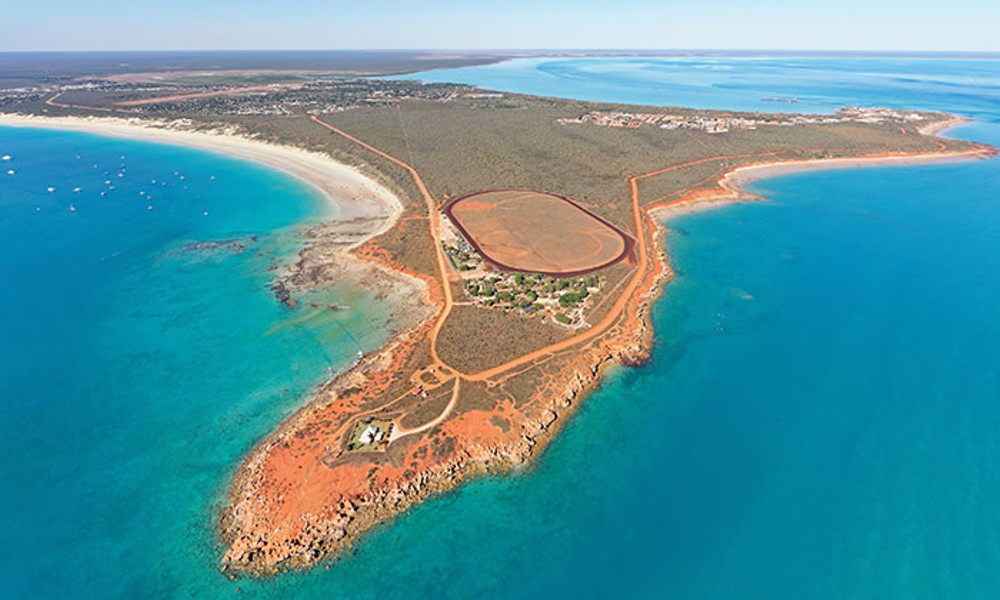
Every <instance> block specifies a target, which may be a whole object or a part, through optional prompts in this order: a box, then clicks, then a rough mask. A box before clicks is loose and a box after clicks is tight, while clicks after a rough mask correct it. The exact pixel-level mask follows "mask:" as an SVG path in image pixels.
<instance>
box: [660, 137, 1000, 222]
mask: <svg viewBox="0 0 1000 600" xmlns="http://www.w3.org/2000/svg"><path fill="white" fill-rule="evenodd" d="M962 122H964V121H962ZM954 124H955V125H957V124H960V122H956V123H954ZM940 131H943V129H939V130H938V132H940ZM987 156H989V155H988V154H987V153H984V152H983V151H979V150H970V151H963V152H946V153H931V154H904V155H883V156H869V157H859V158H825V159H815V160H797V161H787V162H776V163H764V164H759V165H746V166H742V167H737V168H735V169H733V170H732V171H729V172H728V173H726V174H725V175H723V176H722V178H721V179H719V181H718V189H716V190H705V191H702V192H695V193H694V194H691V195H689V196H686V197H684V198H681V199H680V200H677V201H674V202H671V203H668V204H663V205H660V206H655V207H653V208H652V209H651V210H650V212H651V213H652V214H653V215H654V216H655V217H656V218H657V219H658V220H660V221H666V220H669V219H671V218H674V217H677V216H680V215H683V214H688V213H692V212H696V211H700V210H706V209H709V208H713V207H716V206H719V205H723V204H730V203H732V202H740V201H746V200H760V199H761V198H760V197H759V196H756V195H754V194H751V193H749V192H747V191H746V189H745V188H746V186H747V185H748V184H750V183H752V182H754V181H759V180H761V179H767V178H769V177H777V176H779V175H788V174H791V173H802V172H805V171H825V170H833V169H857V168H868V167H890V166H904V165H919V164H940V163H948V162H957V161H964V160H972V159H977V158H986V157H987Z"/></svg>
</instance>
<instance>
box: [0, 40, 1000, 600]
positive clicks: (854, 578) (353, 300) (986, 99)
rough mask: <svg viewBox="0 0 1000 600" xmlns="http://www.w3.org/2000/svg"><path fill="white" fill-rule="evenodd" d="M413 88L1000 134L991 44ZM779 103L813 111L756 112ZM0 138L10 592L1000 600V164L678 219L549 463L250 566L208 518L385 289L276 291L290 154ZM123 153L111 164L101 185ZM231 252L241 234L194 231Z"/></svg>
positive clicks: (298, 217)
mask: <svg viewBox="0 0 1000 600" xmlns="http://www.w3.org/2000/svg"><path fill="white" fill-rule="evenodd" d="M421 77H422V78H425V79H435V80H446V81H458V82H474V83H477V84H480V85H483V86H486V87H490V88H494V89H501V90H511V91H520V92H530V93H544V94H551V95H559V96H566V97H578V98H587V99H597V100H615V101H622V102H639V103H645V104H660V105H688V106H709V107H715V108H733V109H750V108H755V109H764V110H780V109H796V110H816V111H821V112H822V111H828V110H834V109H835V107H836V106H839V105H844V104H865V105H895V106H906V107H912V108H931V109H947V110H951V111H954V112H957V113H960V114H964V115H967V116H970V117H972V118H974V119H975V123H974V124H971V125H968V126H965V127H962V128H960V129H958V130H954V131H952V132H951V133H950V135H955V136H959V137H962V138H966V139H974V140H979V141H985V142H992V143H996V144H1000V61H992V60H963V61H959V60H906V59H881V60H876V59H857V58H851V59H791V58H782V59H747V58H742V59H741V58H735V59H710V60H708V59H705V60H698V59H684V60H675V59H601V60H596V59H573V60H564V59H558V60H557V59H553V60H519V61H511V62H509V63H503V64H500V65H492V66H488V67H475V68H468V69H456V70H451V71H435V72H432V73H427V74H421ZM781 95H784V96H789V97H791V96H794V97H797V98H798V99H799V100H800V102H799V103H797V104H785V103H780V104H779V103H773V102H767V101H763V102H762V101H761V98H765V97H775V96H781ZM807 101H808V102H810V103H812V104H808V105H807V104H805V102H807ZM3 154H10V155H12V156H13V159H12V160H10V161H5V162H4V163H3V164H0V167H2V169H0V171H2V172H0V481H2V483H3V485H2V486H0V597H15V598H21V597H26V598H35V597H82V598H136V597H164V598H166V597H199V598H202V597H205V598H218V597H233V598H244V597H245V598H286V597H295V598H331V597H345V598H353V599H360V598H399V597H407V598H412V599H416V598H469V597H484V598H541V597H549V598H553V597H588V598H591V597H592V598H607V597H638V598H690V599H699V600H703V599H709V600H711V599H722V598H725V599H748V598H754V599H756V598H761V599H773V598H794V599H801V598H830V599H841V598H871V599H883V598H996V597H998V596H1000V435H998V432H1000V317H998V316H997V314H996V307H997V306H1000V160H996V159H994V160H989V161H977V162H970V163H961V164H944V165H927V166H910V167H893V168H870V169H854V170H846V171H826V172H818V173H806V174H796V175H789V176H783V177H779V178H775V179H769V180H765V181H762V182H758V183H757V184H755V186H754V190H755V191H756V192H758V193H760V194H763V195H766V196H767V197H768V198H769V200H767V201H764V202H757V203H750V204H742V205H737V206H731V207H726V208H722V209H718V210H713V211H708V212H702V213H697V214H692V215H688V216H685V217H682V218H678V219H675V220H674V221H672V222H670V223H669V224H668V226H669V230H670V233H669V234H668V236H667V242H666V243H667V250H668V251H669V253H670V255H671V259H672V261H673V264H674V265H675V267H676V268H677V270H678V276H677V277H676V278H675V279H674V280H673V281H672V282H671V283H669V284H668V285H667V289H666V290H665V291H666V293H665V295H664V297H663V298H662V299H661V300H660V301H659V302H658V303H657V304H656V307H655V310H654V322H655V326H656V341H655V348H654V352H653V358H652V361H651V362H650V363H649V364H648V365H645V366H643V367H639V368H627V369H626V368H621V369H618V370H616V371H614V372H613V373H612V375H611V376H610V377H609V378H608V380H607V381H606V382H605V383H604V385H603V386H602V387H601V388H600V389H599V390H598V391H597V392H596V393H594V394H593V395H592V396H590V397H589V398H588V399H587V400H586V402H584V403H583V404H582V406H581V407H580V408H579V410H578V411H577V413H576V414H575V415H574V416H573V417H572V419H571V420H570V422H569V423H568V424H567V425H566V426H565V428H564V430H563V431H562V433H561V434H560V435H559V436H558V438H557V439H556V440H555V441H554V443H553V444H552V445H551V446H550V447H549V448H548V450H547V451H546V452H544V453H543V454H542V455H541V456H540V458H539V459H538V460H537V461H536V462H535V463H534V464H533V465H532V466H531V467H530V468H527V469H525V470H523V471H521V472H518V473H515V474H513V475H510V476H505V477H497V478H490V479H483V480H479V481H476V482H473V483H471V484H469V485H467V486H465V487H463V488H461V489H460V490H458V491H455V492H453V493H449V494H447V495H445V496H443V497H440V498H437V499H435V500H432V501H429V502H426V503H424V504H422V505H421V506H419V507H417V508H416V509H414V510H413V511H411V512H410V513H409V514H407V515H405V516H403V517H401V518H399V519H397V520H396V522H394V523H392V524H390V525H387V526H384V527H381V528H379V529H378V530H377V531H375V532H374V533H373V534H372V535H370V536H368V537H367V538H366V539H365V540H364V541H363V543H361V544H360V545H359V547H358V548H357V551H356V552H355V553H352V554H350V555H348V556H346V557H344V558H342V559H340V560H338V561H336V562H333V563H331V564H328V565H324V567H321V568H318V569H315V570H313V571H311V572H308V573H302V574H290V575H284V576H281V577H278V578H275V579H271V580H265V581H236V582H233V581H229V580H227V579H225V578H224V577H222V576H221V575H220V574H219V573H218V572H217V570H216V568H215V566H216V561H217V559H218V548H217V547H216V546H215V543H216V542H215V541H214V537H213V531H212V524H213V520H212V519H213V514H214V510H215V508H216V507H217V504H218V502H219V501H220V498H221V493H222V492H223V491H224V489H225V483H226V481H227V478H228V477H229V476H230V475H231V473H232V469H233V467H234V465H235V463H236V462H237V461H238V460H239V458H240V457H241V456H242V455H243V453H245V452H246V451H247V450H248V449H249V448H250V447H251V446H252V445H253V443H254V442H255V441H256V440H257V439H259V438H260V436H262V435H263V434H264V433H266V432H267V431H268V430H270V429H271V428H272V427H273V426H274V425H276V424H277V422H278V421H279V420H280V419H281V418H282V417H283V416H284V415H286V414H288V413H289V412H290V411H291V410H294V408H295V407H296V406H298V405H299V404H300V403H301V402H302V401H303V399H304V398H306V397H307V396H308V391H309V390H310V389H311V388H312V386H314V385H315V384H316V383H318V382H320V381H322V380H323V379H325V378H326V377H327V376H328V375H329V371H330V370H331V369H333V370H336V369H337V368H338V367H339V366H342V365H343V364H344V363H345V362H346V361H347V360H349V358H350V356H351V355H352V354H353V352H354V351H355V346H354V345H353V343H354V342H353V341H352V339H358V340H359V341H360V343H361V345H362V346H366V347H375V346H377V345H378V344H379V343H380V342H381V341H382V340H383V339H384V335H385V333H384V331H385V328H384V314H385V313H386V311H387V309H386V307H383V306H381V305H380V304H379V303H378V302H377V301H376V300H374V299H371V298H365V297H363V295H362V294H361V293H360V292H359V291H357V290H356V289H352V288H350V286H348V285H346V284H338V285H337V286H335V288H334V289H332V290H330V291H329V292H328V293H329V294H330V295H332V296H336V297H337V298H341V299H342V300H341V301H340V303H342V304H347V305H350V306H351V307H352V309H351V310H350V311H337V312H336V313H330V314H325V315H320V316H318V317H317V318H315V319H311V320H307V321H306V322H305V323H299V322H298V321H297V320H296V316H297V315H295V314H294V313H288V312H286V311H284V310H283V309H282V308H281V307H280V306H279V305H278V304H277V303H276V302H275V301H274V299H273V298H272V296H271V295H270V293H269V291H268V289H267V284H268V282H269V280H270V276H271V273H270V272H269V271H268V268H270V266H271V265H273V264H280V262H281V261H282V260H287V259H288V257H289V256H290V255H291V254H292V253H294V251H295V248H296V247H297V244H298V243H300V242H299V239H300V238H299V234H300V232H301V229H302V228H303V227H305V226H307V225H308V223H310V222H312V221H314V220H315V219H318V218H320V217H322V216H323V214H324V209H323V208H322V204H321V203H320V201H319V200H318V199H317V197H316V195H315V194H314V193H313V192H312V191H311V190H310V189H309V188H307V187H305V186H304V185H302V184H299V183H298V182H296V181H294V180H290V179H288V178H287V177H285V176H284V175H281V174H277V173H273V172H270V171H268V170H266V169H263V168H260V167H257V166H254V165H249V164H245V163H240V162H236V161H231V160H228V159H224V158H221V157H217V156H213V155H208V154H204V153H200V152H195V151H191V150H182V149H177V148H172V147H169V146H155V145H148V144H140V143H135V142H126V141H122V140H111V139H105V138H98V137H92V136H87V135H82V134H71V133H55V132H50V131H38V130H14V129H3V128H0V155H3ZM77 155H79V156H80V158H79V159H78V158H76V156H77ZM122 155H124V156H125V157H126V158H125V159H121V158H120V157H121V156H122ZM95 164H96V165H97V167H96V168H95V167H94V166H93V165H95ZM120 164H125V165H126V166H127V172H126V173H125V175H124V176H123V177H122V178H117V177H116V174H117V172H119V170H120V166H119V165H120ZM7 169H15V171H16V172H15V175H6V174H4V173H5V172H6V171H7ZM105 171H107V172H108V173H109V174H110V175H111V181H114V180H115V179H119V180H120V183H118V184H117V186H116V189H115V190H113V191H111V192H109V193H107V194H106V195H105V196H100V195H99V192H100V191H102V190H104V187H105V184H104V183H103V182H104V181H105V180H107V179H109V178H108V177H105V176H104V172H105ZM175 173H176V174H175ZM179 174H184V175H185V179H184V180H180V179H179V177H180V175H179ZM213 176H214V179H213V178H212V177H213ZM152 179H156V180H157V181H158V182H159V184H158V185H159V187H155V188H154V187H153V186H154V185H157V184H151V183H150V181H151V180H152ZM163 181H166V182H167V184H166V185H162V182H163ZM49 186H52V187H55V188H56V190H55V191H54V192H51V193H50V192H47V191H46V189H47V187H49ZM185 186H187V187H186V189H185ZM74 187H81V188H82V190H81V191H80V192H77V193H74V192H73V191H72V189H73V188H74ZM105 191H106V190H105ZM141 191H142V192H146V194H144V195H139V192H141ZM623 193H626V190H624V189H623ZM149 195H153V196H154V197H153V199H152V200H149V199H148V196H149ZM70 204H73V205H74V207H75V208H76V210H75V211H70V210H69V205H70ZM150 205H152V206H153V207H154V209H153V210H148V206H150ZM38 209H41V210H40V211H39V210H38ZM205 212H208V215H207V216H206V215H205V214H204V213H205ZM225 240H238V241H239V243H224V244H210V245H207V246H206V245H205V244H201V245H199V243H200V242H210V241H225ZM342 313H343V314H342Z"/></svg>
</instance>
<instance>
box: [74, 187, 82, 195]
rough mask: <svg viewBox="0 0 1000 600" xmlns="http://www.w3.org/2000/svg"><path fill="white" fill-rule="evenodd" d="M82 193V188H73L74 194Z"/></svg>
mask: <svg viewBox="0 0 1000 600" xmlns="http://www.w3.org/2000/svg"><path fill="white" fill-rule="evenodd" d="M82 191H83V188H82V187H75V188H73V192H74V193H77V194H79V193H80V192H82Z"/></svg>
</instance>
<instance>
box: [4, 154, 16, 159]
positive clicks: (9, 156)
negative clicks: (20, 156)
mask: <svg viewBox="0 0 1000 600" xmlns="http://www.w3.org/2000/svg"><path fill="white" fill-rule="evenodd" d="M2 158H3V160H10V159H12V158H14V157H13V156H11V155H10V154H4V155H3V157H2Z"/></svg>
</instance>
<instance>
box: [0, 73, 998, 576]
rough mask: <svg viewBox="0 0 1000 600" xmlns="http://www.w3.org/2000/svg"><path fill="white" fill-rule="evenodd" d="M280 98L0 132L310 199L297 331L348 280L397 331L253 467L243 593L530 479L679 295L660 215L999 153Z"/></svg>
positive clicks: (737, 121)
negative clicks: (496, 482)
mask: <svg viewBox="0 0 1000 600" xmlns="http://www.w3.org/2000/svg"><path fill="white" fill-rule="evenodd" d="M267 76H268V81H267V82H266V83H263V84H262V83H260V82H259V81H254V82H246V81H241V79H240V76H238V75H237V74H234V73H226V74H224V75H219V77H218V78H215V79H211V80H204V79H202V80H197V81H192V80H191V79H190V77H189V76H187V75H185V76H184V77H176V78H175V79H170V78H169V77H167V78H165V79H163V78H160V79H157V80H156V81H155V83H154V82H151V80H148V79H147V80H142V79H141V78H140V79H134V78H133V79H131V80H123V79H122V78H121V77H120V76H115V77H110V76H109V77H101V78H95V79H92V80H86V81H74V82H72V83H60V84H58V85H53V86H50V87H45V86H38V87H35V88H32V89H31V90H28V91H23V90H22V91H13V92H12V91H10V90H7V91H0V97H2V104H0V106H2V110H3V112H4V113H5V115H4V116H3V117H2V118H0V124H17V125H24V126H46V127H59V128H68V129H83V130H89V131H94V132H98V133H104V134H109V135H124V136H131V137H143V138H146V139H150V140H154V141H161V142H167V143H179V144H186V145H192V146H196V147H201V148H205V149H210V150H213V151H218V152H223V153H227V154H231V155H233V156H237V157H239V158H244V159H248V160H254V161H258V162H261V163H264V164H268V165H270V166H272V167H275V168H279V169H282V170H284V171H286V172H288V173H290V174H292V175H295V176H297V177H299V178H301V179H304V180H306V181H309V182H311V183H313V184H314V185H316V186H317V187H318V188H319V189H320V190H322V191H323V192H324V194H325V195H326V196H327V197H328V198H333V199H335V200H336V208H335V209H334V210H332V211H331V216H330V219H329V221H328V222H327V223H326V224H325V225H323V226H321V227H320V228H318V229H316V230H315V231H314V232H313V237H312V239H311V243H310V244H309V245H308V246H307V247H306V248H305V249H304V250H302V252H301V254H300V256H299V257H298V261H297V262H295V264H294V265H293V266H291V267H289V268H288V269H287V270H286V271H284V272H281V273H278V274H276V286H275V287H276V289H280V290H281V293H282V297H281V298H280V301H282V302H284V303H285V304H286V305H287V306H288V309H289V310H296V308H295V297H296V294H299V293H301V292H303V291H306V290H308V289H311V288H312V287H316V286H322V285H324V283H327V282H329V280H330V278H331V277H332V273H334V272H336V273H338V275H337V276H349V277H352V278H355V279H358V280H359V281H362V282H369V283H370V285H378V286H382V288H380V289H391V290H392V292H391V293H387V294H386V296H387V297H388V298H389V299H390V301H393V302H397V303H399V305H400V307H401V308H399V309H398V310H396V311H395V313H394V314H397V315H398V322H397V323H396V324H395V325H396V328H395V335H394V336H393V338H392V339H391V340H390V342H389V343H388V344H387V345H386V346H385V347H383V348H381V349H380V350H378V351H377V352H374V353H371V354H369V355H366V356H359V357H358V360H357V361H356V363H355V364H354V365H353V367H352V368H351V369H349V370H348V371H347V372H346V373H344V374H342V375H341V376H339V377H337V378H335V379H333V380H332V381H330V382H328V383H326V384H325V385H323V386H321V387H319V388H318V389H316V390H315V391H314V393H313V394H312V395H311V397H310V398H308V399H306V400H305V401H304V403H303V405H302V407H301V409H300V410H299V411H298V412H296V413H295V414H294V415H293V416H292V417H290V418H289V419H288V420H286V421H285V422H284V423H281V424H280V425H278V426H277V428H276V429H275V431H274V432H273V433H271V434H270V435H268V436H267V437H266V438H264V439H262V440H261V441H260V442H259V443H258V444H257V446H256V447H255V448H254V449H253V450H252V451H251V452H250V453H249V455H248V456H246V457H245V459H244V460H243V462H242V463H241V464H240V465H239V466H238V467H237V468H236V470H235V473H234V476H233V479H232V483H231V487H230V490H229V493H228V499H229V500H228V502H227V505H226V506H225V507H224V509H223V510H222V512H221V514H220V515H219V517H218V527H219V535H220V539H221V540H222V542H223V544H224V551H223V556H222V558H221V568H222V569H223V570H224V571H226V572H227V573H230V574H233V575H241V574H247V575H267V574H272V573H275V572H278V571H279V570H281V569H284V568H296V567H307V566H311V565H315V564H317V563H318V562H320V561H322V560H325V559H328V558H330V557H333V556H336V555H337V553H338V552H341V551H342V550H343V549H345V548H347V547H349V546H350V544H351V543H353V542H354V541H355V540H357V539H358V537H359V536H361V535H363V534H364V533H365V532H366V531H367V530H369V529H370V528H371V527H372V526H374V525H376V524H378V523H381V522H384V521H386V520H387V519H391V518H392V517H393V516H394V515H397V514H399V513H400V512H401V511H404V510H406V509H407V507H409V506H412V505H413V504H414V503H416V502H419V501H421V500H422V499H424V498H427V497H429V496H431V495H433V494H436V493H439V492H442V491H444V490H448V489H451V488H454V487H455V486H457V485H459V484H460V483H461V482H462V481H465V480H466V479H468V478H470V477H474V476H477V475H480V474H484V473H501V472H504V471H507V470H510V469H511V468H513V467H515V466H517V465H521V464H524V463H525V462H527V461H529V460H531V458H532V457H533V456H534V455H536V454H537V453H538V452H539V451H540V450H541V449H542V448H544V446H545V444H546V442H547V441H548V440H549V439H550V438H551V437H552V435H554V434H555V432H557V431H558V429H559V427H560V425H561V424H562V423H563V422H565V419H566V418H567V417H568V416H569V415H570V414H571V413H572V411H573V409H574V407H575V406H576V405H578V404H579V402H580V401H581V400H583V398H584V396H585V395H586V393H587V391H588V390H589V389H591V388H592V387H593V386H594V385H595V384H596V383H597V382H598V381H599V380H600V378H601V376H602V374H603V373H605V372H606V370H607V369H608V368H610V367H611V366H613V365H618V364H625V365H628V364H636V363H641V362H642V361H643V360H645V358H646V357H647V354H648V352H649V350H650V348H649V344H650V339H651V337H650V335H651V330H650V323H649V319H648V316H649V308H650V305H651V303H652V302H653V300H654V299H655V298H656V297H657V295H658V294H659V293H660V290H661V289H662V287H663V283H664V281H665V280H666V279H667V278H669V277H670V276H671V270H670V265H669V261H668V257H667V256H666V255H665V253H664V251H663V245H662V244H661V243H660V242H661V238H662V236H663V235H665V234H666V229H665V228H664V227H663V226H662V223H661V220H662V218H663V216H664V215H668V214H672V213H676V212H677V211H683V210H692V209H698V208H700V207H704V206H712V205H715V204H719V203H725V202H733V201H740V200H752V199H754V197H753V196H752V195H750V194H747V193H745V192H744V191H743V187H742V186H743V185H745V183H746V182H747V181H750V180H752V179H757V178H761V177H764V176H771V175H774V174H776V173H780V172H787V171H790V170H804V169H817V168H847V167H853V166H865V165H892V164H906V163H914V162H926V161H942V160H966V159H975V158H982V157H986V156H990V155H992V154H994V153H995V151H994V149H993V148H990V147H986V146H983V145H979V144H973V143H969V142H963V141H957V140H950V139H945V138H939V137H935V136H934V134H935V133H939V132H940V131H941V130H942V128H946V127H949V126H953V125H955V124H958V123H959V122H960V120H958V119H956V118H955V117H953V116H951V115H947V114H943V113H928V112H914V111H901V110H894V109H882V108H879V109H873V108H865V109H859V108H845V109H843V110H841V111H840V112H838V113H835V114H833V115H819V116H802V115H784V114H764V113H735V112H726V111H698V110H691V109H681V108H664V107H634V106H619V105H605V104H597V103H587V102H576V101H570V100H556V99H551V98H538V97H530V96H520V95H511V94H502V93H497V92H491V91H488V90H478V89H475V88H470V87H468V86H457V85H445V84H434V85H422V84H416V83H411V82H396V81H384V80H369V79H338V80H329V79H323V80H319V79H317V80H308V79H306V80H303V79H302V76H301V73H298V74H296V77H295V80H294V81H287V80H284V79H283V78H282V76H281V74H280V73H279V74H275V73H269V74H268V75H267ZM540 224H544V226H542V225H540ZM345 265H354V266H345ZM359 265H363V266H359Z"/></svg>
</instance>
